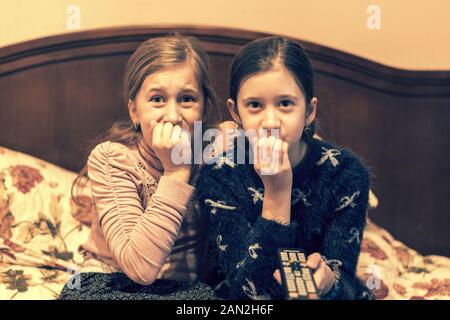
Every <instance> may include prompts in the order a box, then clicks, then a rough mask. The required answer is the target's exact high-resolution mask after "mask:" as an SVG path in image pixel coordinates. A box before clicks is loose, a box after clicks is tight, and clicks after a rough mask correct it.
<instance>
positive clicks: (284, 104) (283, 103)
mask: <svg viewBox="0 0 450 320" xmlns="http://www.w3.org/2000/svg"><path fill="white" fill-rule="evenodd" d="M292 105H294V103H293V102H292V101H291V100H282V101H281V102H280V106H282V107H290V106H292Z"/></svg>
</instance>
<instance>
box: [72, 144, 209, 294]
mask: <svg viewBox="0 0 450 320" xmlns="http://www.w3.org/2000/svg"><path fill="white" fill-rule="evenodd" d="M87 168H88V176H89V178H90V181H91V191H92V198H93V200H94V202H95V210H94V216H93V223H92V230H91V234H90V236H89V239H88V241H87V242H86V243H84V244H83V245H82V246H81V248H80V250H85V251H88V252H91V253H93V254H94V255H95V256H96V257H97V258H98V259H100V260H102V261H104V262H106V263H108V264H109V265H111V266H113V267H115V268H116V269H119V270H122V271H123V272H124V273H125V274H126V275H127V276H128V277H129V278H130V279H132V280H133V281H135V282H137V283H140V284H144V285H148V284H151V283H152V282H153V281H154V280H155V279H156V278H175V279H178V280H194V279H196V278H197V275H198V273H199V268H200V264H201V256H202V254H203V247H202V243H204V241H203V240H201V235H200V232H199V228H201V225H202V222H201V221H200V219H199V217H198V216H197V215H196V210H195V209H194V205H193V204H192V202H191V201H190V200H191V197H192V194H193V191H194V188H193V187H192V186H191V185H189V184H188V183H184V182H181V181H179V180H176V179H173V178H170V177H166V176H163V175H162V173H163V167H162V165H161V162H160V161H159V160H158V158H157V157H156V156H155V155H154V153H153V152H152V150H151V149H149V148H148V147H147V146H146V144H145V143H144V142H143V140H141V142H140V143H139V144H138V146H137V147H136V148H130V147H128V146H125V145H123V144H120V143H117V142H111V141H107V142H103V143H101V144H99V145H97V146H96V147H95V148H94V150H93V151H92V152H91V154H90V156H89V158H88V162H87ZM177 238H178V240H179V241H180V244H179V248H178V250H174V251H177V252H172V253H171V251H172V249H174V243H175V241H176V240H177ZM199 239H200V240H199ZM183 248H184V249H183ZM171 264H172V265H178V269H179V270H176V268H171V267H170V265H171ZM180 266H181V267H180ZM166 269H167V272H163V271H164V270H166Z"/></svg>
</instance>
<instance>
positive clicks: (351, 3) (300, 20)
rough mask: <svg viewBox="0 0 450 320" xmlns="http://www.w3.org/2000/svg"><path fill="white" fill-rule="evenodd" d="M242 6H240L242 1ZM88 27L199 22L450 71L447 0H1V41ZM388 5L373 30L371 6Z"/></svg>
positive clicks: (392, 62) (401, 64)
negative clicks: (74, 23)
mask: <svg viewBox="0 0 450 320" xmlns="http://www.w3.org/2000/svg"><path fill="white" fill-rule="evenodd" d="M238 3H240V5H238ZM70 4H75V5H77V6H78V7H79V8H80V10H81V19H80V21H81V30H88V29H93V28H101V27H111V26H122V25H142V24H175V23H179V24H194V25H213V26H223V27H234V28H243V29H249V30H255V31H263V32H271V33H278V34H285V35H290V36H294V37H297V38H301V39H304V40H309V41H312V42H316V43H319V44H322V45H326V46H330V47H333V48H337V49H340V50H345V51H348V52H350V53H353V54H356V55H359V56H362V57H365V58H368V59H371V60H374V61H377V62H381V63H383V64H386V65H390V66H394V67H398V68H407V69H441V70H442V69H444V70H450V19H449V14H450V1H448V0H427V1H423V0H409V1H407V0H371V1H369V0H342V1H337V0H328V1H325V0H307V1H305V0H273V1H264V0H126V1H119V0H70V1H69V0H60V1H56V0H53V1H44V0H29V1H23V0H14V1H13V0H0V46H5V45H9V44H13V43H17V42H20V41H25V40H30V39H34V38H38V37H43V36H48V35H54V34H60V33H66V32H71V31H70V30H68V28H67V20H68V17H69V15H70V14H68V13H67V8H68V6H69V5H70ZM371 4H374V5H378V6H379V7H380V9H381V29H379V30H369V29H368V28H367V26H366V21H367V19H368V17H369V14H368V13H367V12H366V10H367V7H368V6H369V5H371Z"/></svg>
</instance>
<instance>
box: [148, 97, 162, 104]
mask: <svg viewBox="0 0 450 320" xmlns="http://www.w3.org/2000/svg"><path fill="white" fill-rule="evenodd" d="M150 102H154V103H158V104H160V103H163V102H164V98H163V97H162V96H153V97H151V99H150Z"/></svg>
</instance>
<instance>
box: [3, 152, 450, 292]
mask: <svg viewBox="0 0 450 320" xmlns="http://www.w3.org/2000/svg"><path fill="white" fill-rule="evenodd" d="M75 177H76V173H74V172H70V171H67V170H65V169H62V168H60V167H57V166H55V165H53V164H51V163H48V162H45V161H42V160H40V159H37V158H35V157H32V156H30V155H26V154H23V153H20V152H16V151H13V150H10V149H7V148H2V147H0V299H1V300H10V299H55V298H57V297H58V295H59V292H60V291H61V289H62V288H63V286H64V284H65V283H66V282H67V281H68V280H69V279H70V278H71V277H72V275H73V274H74V273H75V272H76V270H77V269H78V268H79V266H80V264H81V262H82V257H81V256H80V255H79V254H78V252H77V248H78V246H79V245H80V244H81V243H83V242H84V241H86V239H87V237H88V234H89V225H90V219H89V218H90V213H91V209H92V207H89V206H79V205H78V204H76V203H75V202H73V200H72V199H71V195H70V189H71V185H72V182H73V180H74V179H75ZM88 188H89V186H88V185H87V186H86V190H88ZM86 190H84V192H86ZM82 191H83V190H82ZM371 197H374V195H373V194H371ZM357 274H358V276H359V277H360V278H361V279H363V280H364V281H365V282H366V284H367V285H368V286H369V288H371V289H372V291H373V293H374V296H375V297H376V298H377V299H385V300H391V299H411V300H415V299H420V300H425V299H450V259H449V258H447V257H442V256H422V255H420V254H419V253H418V252H416V251H415V250H413V249H411V248H409V247H407V246H406V245H405V244H403V243H402V242H400V241H398V240H396V239H395V238H394V237H393V236H392V235H391V234H390V233H389V232H388V231H386V230H385V229H383V228H381V227H379V226H377V225H376V224H374V223H373V222H372V221H371V220H370V219H368V221H367V228H366V231H365V234H364V238H363V241H362V243H361V256H360V259H359V264H358V269H357Z"/></svg>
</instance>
